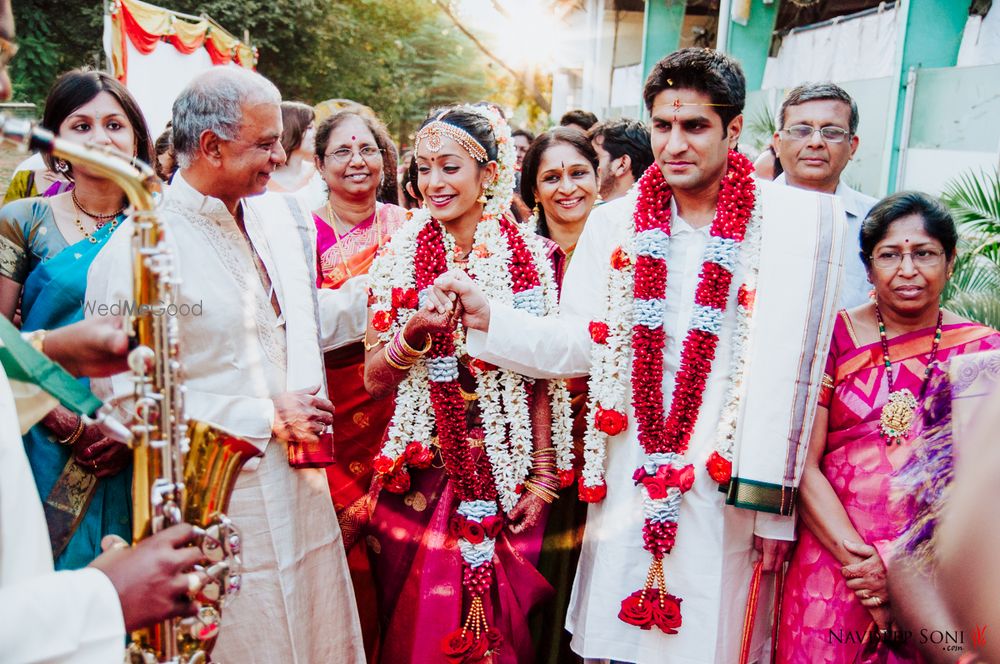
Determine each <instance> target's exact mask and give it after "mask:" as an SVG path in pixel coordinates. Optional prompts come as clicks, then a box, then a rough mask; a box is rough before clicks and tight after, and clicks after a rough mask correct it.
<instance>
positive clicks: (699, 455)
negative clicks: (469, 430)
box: [468, 183, 815, 664]
mask: <svg viewBox="0 0 1000 664" xmlns="http://www.w3.org/2000/svg"><path fill="white" fill-rule="evenodd" d="M761 189H762V196H763V199H762V202H763V206H764V207H763V213H764V223H765V224H766V223H767V213H768V208H769V205H768V200H769V198H770V199H772V200H773V197H774V196H775V195H776V190H777V188H776V187H775V186H774V185H771V184H770V183H764V184H762V185H761ZM782 190H783V191H786V192H788V191H791V190H789V189H787V188H781V190H777V191H782ZM777 195H785V194H780V193H778V194H777ZM787 195H790V196H799V197H802V198H803V201H802V202H803V203H804V204H806V205H807V204H808V203H809V201H810V200H811V197H812V196H815V194H811V193H807V192H798V191H796V192H794V193H790V194H787ZM635 200H636V195H635V191H634V190H633V191H632V192H631V193H630V194H629V195H627V196H625V197H624V198H621V199H618V200H616V201H612V202H610V203H608V204H606V205H603V206H601V207H599V208H597V209H596V210H594V212H593V213H592V214H591V216H590V219H589V220H588V221H587V225H586V227H585V229H584V232H583V235H582V236H581V238H580V241H579V243H578V244H577V249H576V251H575V253H574V255H573V261H572V262H571V263H570V267H569V270H568V271H567V274H566V277H565V279H564V282H563V291H562V298H561V301H560V316H559V318H547V319H540V318H534V317H527V316H522V315H520V313H519V312H515V311H513V310H512V309H509V308H507V307H502V306H494V307H493V310H492V315H491V321H490V329H489V332H488V334H484V333H482V332H476V331H472V332H470V333H469V337H468V344H469V345H468V348H469V352H470V354H471V355H473V356H476V357H480V358H482V359H484V360H487V361H489V362H493V363H497V364H501V365H504V366H508V367H510V368H513V369H515V370H518V371H521V372H523V373H525V374H527V375H532V376H537V377H545V378H560V377H562V378H565V377H570V376H578V375H584V374H586V373H588V372H589V370H590V343H591V342H590V336H589V334H588V331H587V323H588V322H589V321H591V320H594V319H597V318H599V317H600V315H601V313H602V312H601V305H600V303H601V301H602V298H603V293H604V292H606V285H605V284H606V281H607V274H608V270H609V269H611V268H610V256H611V254H612V253H613V252H614V250H615V248H616V247H618V246H619V245H620V244H621V242H622V239H623V237H624V235H623V234H624V232H625V230H626V229H627V227H628V224H631V223H632V212H633V208H634V205H635ZM813 207H815V205H814V206H813ZM802 209H810V208H809V207H803V208H802ZM671 233H672V237H671V240H670V245H669V256H668V259H667V265H668V277H667V293H666V316H665V322H664V327H665V330H666V332H667V343H666V348H665V350H664V380H663V393H664V395H668V396H667V403H666V406H667V408H669V405H670V404H669V395H671V394H673V389H674V376H675V374H676V373H677V370H678V365H679V363H680V353H681V347H682V344H683V340H684V337H685V335H686V333H687V330H688V325H689V322H690V320H691V315H692V311H693V305H694V293H695V289H696V287H697V284H698V277H699V274H700V271H701V264H702V251H703V249H704V247H705V244H706V243H707V242H708V239H709V227H708V226H705V227H702V228H699V229H694V228H692V227H691V226H689V225H688V224H687V223H686V222H684V220H683V219H680V218H679V217H678V216H677V215H676V213H675V215H674V221H673V223H672V226H671ZM746 268H747V259H746V256H745V255H742V254H741V257H740V261H739V263H738V265H737V267H736V277H735V278H734V279H733V285H732V290H731V293H730V306H729V307H728V309H727V311H726V315H725V318H724V319H723V322H722V330H721V332H720V335H719V336H720V341H719V345H718V349H717V352H716V358H715V362H714V364H713V365H712V373H711V374H710V376H709V378H708V383H707V386H706V389H705V393H704V398H703V402H702V407H701V410H700V412H699V416H698V421H697V424H696V426H695V429H694V432H693V434H692V436H691V440H690V443H689V448H688V453H687V458H688V460H689V461H690V462H691V463H693V464H694V467H695V472H696V479H695V484H694V486H693V488H692V489H691V491H689V492H688V493H686V494H685V495H684V501H683V503H682V504H681V511H680V519H679V526H678V534H677V544H676V546H675V547H674V550H673V552H672V553H671V554H669V555H668V556H667V557H666V558H665V564H664V574H665V577H666V582H667V589H668V590H669V591H670V592H671V593H673V594H674V595H677V596H678V597H680V598H682V600H683V602H682V605H681V612H682V615H683V626H682V627H681V629H680V632H679V633H678V634H675V635H666V634H664V633H663V632H661V631H659V630H658V629H655V628H654V629H651V630H641V629H639V628H638V627H633V626H631V625H627V624H626V623H624V622H622V621H620V620H619V619H618V617H617V616H618V611H619V609H620V605H621V600H622V599H623V598H625V597H626V596H627V595H628V594H630V593H631V592H633V591H635V590H638V589H640V588H642V587H643V584H644V582H645V579H646V572H647V569H648V566H649V563H650V561H651V556H650V554H649V553H648V552H647V551H646V550H645V549H643V546H642V525H643V512H642V492H641V491H640V490H639V489H638V488H636V487H635V485H634V482H633V481H632V474H633V472H634V471H635V469H636V468H637V467H638V466H639V465H640V464H641V463H642V462H643V460H644V453H643V451H642V448H641V447H640V445H639V442H638V439H637V431H636V427H635V423H636V418H635V415H634V413H633V411H632V407H631V399H628V411H627V415H628V421H629V427H628V429H627V430H626V431H625V432H623V433H622V434H619V435H618V436H615V437H612V438H610V439H609V441H608V456H607V484H608V493H607V497H606V498H605V499H604V501H603V502H601V503H598V504H595V505H590V506H589V507H588V513H587V526H586V531H585V534H584V541H583V549H582V552H581V555H580V563H579V566H578V568H577V575H576V578H575V581H574V586H573V594H572V597H571V599H570V607H569V614H568V617H567V621H566V628H567V629H568V630H570V631H571V632H572V633H573V640H572V647H573V650H574V651H576V652H577V653H578V654H580V655H582V656H583V657H585V658H592V659H613V660H618V661H623V662H637V663H639V664H653V663H656V664H693V663H695V662H697V663H700V664H734V663H735V662H737V661H738V659H739V655H738V653H739V648H740V644H741V636H742V631H743V618H744V615H745V612H746V600H747V593H748V589H749V582H750V576H751V572H752V567H753V563H754V561H755V560H756V558H757V557H758V556H757V554H756V553H755V551H754V548H753V535H754V534H755V532H756V534H758V535H762V536H766V537H771V538H777V539H791V538H792V536H793V521H792V519H791V518H789V517H779V516H776V515H771V514H764V513H759V512H753V511H749V510H744V509H738V508H735V507H731V506H726V505H725V495H724V494H723V493H721V492H720V491H719V489H718V485H717V484H716V483H715V482H713V481H712V479H711V478H710V477H709V476H708V473H707V471H706V470H705V462H706V460H707V459H708V457H709V455H710V454H711V453H712V451H713V449H714V446H715V435H716V427H717V425H718V422H719V418H720V415H721V413H722V408H723V405H724V400H725V396H726V390H727V388H728V385H729V380H730V358H731V355H732V335H733V332H734V330H735V328H736V312H735V297H736V291H737V289H738V287H739V284H740V283H742V279H743V275H744V274H745V271H746ZM540 368H544V369H541V370H540ZM761 596H762V598H763V597H768V589H767V588H762V592H761ZM764 604H765V606H763V607H762V609H761V610H760V611H759V613H758V616H759V619H758V620H757V625H756V629H755V635H754V639H753V640H752V643H753V645H754V648H753V651H752V652H753V653H754V656H756V655H757V653H759V652H760V650H761V646H762V644H763V641H764V637H765V635H766V632H767V627H768V624H767V623H768V620H767V613H766V610H767V607H766V603H764ZM751 661H753V658H751Z"/></svg>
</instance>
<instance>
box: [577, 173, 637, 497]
mask: <svg viewBox="0 0 1000 664" xmlns="http://www.w3.org/2000/svg"><path fill="white" fill-rule="evenodd" d="M630 195H631V196H632V197H633V199H634V198H635V194H634V192H632V193H630ZM619 246H620V247H621V249H622V251H623V252H624V253H625V254H626V255H627V256H628V258H629V264H628V265H627V266H624V267H623V268H622V269H615V268H614V267H611V266H609V267H608V279H607V281H606V290H605V291H604V292H603V302H602V305H603V306H602V309H601V315H600V317H599V318H598V319H597V321H599V322H603V323H605V324H606V325H607V326H608V339H607V341H606V342H605V343H603V344H599V343H597V342H592V343H591V346H590V347H591V366H592V369H591V373H590V380H589V381H588V383H587V389H588V398H587V412H588V417H589V418H590V420H589V421H588V423H587V431H586V433H585V434H584V437H583V471H582V482H581V484H582V485H583V486H585V487H596V486H600V485H602V484H605V479H604V464H605V458H606V456H607V440H608V435H607V434H606V433H604V432H603V431H601V430H600V429H598V428H597V427H596V426H594V425H593V420H594V416H595V414H596V413H597V408H598V407H600V408H602V409H604V410H616V411H618V412H620V413H627V412H628V408H627V398H628V381H627V377H628V370H629V364H630V362H631V358H632V352H631V351H632V315H633V312H634V306H633V302H634V298H633V296H632V291H633V283H634V279H635V253H634V246H635V226H634V224H632V223H629V224H627V225H626V226H625V229H624V237H623V238H622V242H621V244H620V245H619Z"/></svg>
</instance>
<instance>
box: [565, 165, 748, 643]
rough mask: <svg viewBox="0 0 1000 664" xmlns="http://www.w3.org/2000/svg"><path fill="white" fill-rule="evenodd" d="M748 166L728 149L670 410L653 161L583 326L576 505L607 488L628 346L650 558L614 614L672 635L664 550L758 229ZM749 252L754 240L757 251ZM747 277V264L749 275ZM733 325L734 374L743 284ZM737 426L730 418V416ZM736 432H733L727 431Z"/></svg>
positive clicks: (731, 404)
mask: <svg viewBox="0 0 1000 664" xmlns="http://www.w3.org/2000/svg"><path fill="white" fill-rule="evenodd" d="M752 170H753V168H752V165H751V164H750V162H749V160H747V159H746V158H745V157H743V156H742V155H740V154H738V153H736V152H731V153H730V155H729V162H728V168H727V172H726V175H725V176H724V178H723V181H722V186H721V190H720V192H719V200H718V203H717V212H716V216H715V219H714V220H713V223H712V227H711V230H710V236H711V237H710V239H709V242H708V244H707V245H706V247H705V251H704V258H703V264H702V270H701V274H700V277H699V284H698V286H697V289H696V291H695V307H694V313H693V314H692V318H691V323H690V329H689V331H688V334H687V337H686V338H685V340H684V344H683V347H682V352H681V363H680V368H679V371H678V373H677V376H676V379H675V387H674V393H673V397H672V400H671V407H670V412H669V413H666V412H664V395H663V349H664V347H665V344H666V332H665V330H664V328H663V316H664V312H665V302H664V300H665V297H666V283H667V281H666V280H667V264H666V258H667V255H668V248H669V239H670V223H671V212H670V210H671V207H670V198H671V191H670V188H669V187H668V185H667V183H666V182H665V180H664V179H663V175H662V173H661V171H660V169H659V168H658V167H657V166H656V165H655V164H654V165H653V166H651V167H650V168H649V169H648V170H647V171H646V173H645V174H644V175H643V176H642V178H641V179H640V180H639V183H638V197H637V201H636V206H635V214H634V220H633V224H631V225H630V228H629V235H628V237H627V238H626V241H625V242H623V245H622V246H621V247H618V248H617V249H616V250H615V251H614V252H613V253H612V256H611V270H610V275H609V283H608V291H607V299H606V302H605V309H606V311H605V314H606V315H605V316H604V317H603V318H602V319H601V320H596V321H593V322H592V323H591V324H590V334H591V337H592V339H593V341H594V344H593V354H594V356H593V365H592V373H591V379H590V404H589V405H590V412H591V413H593V414H594V415H593V418H592V420H591V422H590V423H589V426H588V430H587V433H586V435H585V439H584V469H583V477H582V481H581V483H580V496H581V498H582V499H583V500H588V501H590V502H596V501H599V500H601V499H603V497H604V495H605V494H606V491H607V489H606V483H605V480H604V456H605V446H606V442H607V438H608V437H609V436H613V435H617V434H619V433H622V432H623V431H625V430H626V429H627V428H628V421H627V416H626V414H625V413H626V409H625V391H626V385H625V377H626V376H628V375H629V372H628V350H629V345H630V346H631V351H632V366H631V378H632V406H633V411H634V414H635V418H636V428H637V429H638V439H639V442H640V444H641V445H642V446H643V450H644V451H645V452H646V462H645V463H644V464H643V465H642V466H640V467H639V468H638V469H637V470H636V472H635V474H634V476H633V479H634V481H635V483H636V484H637V485H642V487H643V490H644V516H645V523H644V526H643V541H644V546H645V548H646V550H647V551H649V552H650V553H651V554H652V556H653V562H652V564H651V565H650V568H649V573H648V575H647V579H646V584H645V587H644V588H642V589H639V590H637V591H635V592H634V593H632V594H631V595H630V596H629V597H627V598H625V600H624V601H623V602H622V608H621V612H620V613H619V618H620V619H622V620H623V621H625V622H628V623H630V624H634V625H637V626H640V627H642V628H643V629H649V628H650V627H652V626H653V625H656V626H657V627H659V628H660V629H661V630H663V631H664V632H666V633H675V632H676V630H677V629H678V628H679V627H680V625H681V613H680V602H681V600H680V599H679V598H676V597H674V596H673V595H671V594H669V593H668V592H667V591H666V587H665V581H664V578H663V557H664V556H665V555H666V554H668V553H670V551H671V550H672V549H673V546H674V543H675V538H676V534H677V520H678V515H679V511H680V504H681V500H682V497H683V494H684V493H685V492H686V491H688V490H689V489H690V488H691V486H692V485H693V483H694V476H695V469H694V466H693V465H691V464H689V463H687V461H686V459H685V456H684V455H685V453H686V451H687V446H688V442H689V440H690V437H691V435H692V433H693V431H694V427H695V424H696V422H697V419H698V415H699V411H700V408H701V402H702V396H703V393H704V390H705V386H706V383H707V380H708V376H709V374H710V373H711V369H712V362H713V360H714V358H715V353H716V349H717V347H718V343H719V332H720V329H721V324H722V319H723V317H724V315H725V311H726V308H727V306H728V302H729V293H730V289H731V286H732V279H733V272H734V269H735V266H736V262H737V260H738V257H739V254H740V249H741V244H742V243H743V240H744V238H745V237H746V235H747V233H748V229H755V230H756V229H757V227H758V225H759V213H758V211H757V200H758V196H757V193H756V189H755V185H754V182H753V179H752V177H751V173H752ZM753 248H754V249H756V247H753ZM751 272H752V271H751ZM740 293H741V295H740V296H739V301H740V309H741V312H740V314H739V324H738V326H739V329H738V331H737V336H738V337H741V338H742V339H743V341H744V343H743V344H742V345H741V347H739V348H736V349H735V350H736V351H739V352H737V353H735V354H734V360H733V362H734V367H733V368H734V375H738V376H739V377H742V374H743V369H744V365H745V352H742V351H744V350H745V345H746V343H745V342H746V341H747V339H748V338H749V324H750V311H751V306H750V304H751V300H752V297H751V289H748V288H747V286H746V285H744V286H743V287H742V288H741V289H740ZM741 396H742V391H741V389H735V390H734V389H731V390H730V393H729V394H728V395H727V401H728V403H727V411H726V412H728V411H729V410H733V411H734V412H735V413H738V410H739V400H740V398H741ZM729 419H731V421H732V424H733V425H735V415H734V416H733V417H732V418H729ZM730 429H732V430H730ZM734 431H735V426H732V427H730V426H729V420H728V419H727V420H726V422H724V425H723V427H722V431H720V434H719V438H718V442H719V447H718V449H717V451H716V452H715V453H713V455H712V457H711V459H710V460H709V472H710V473H711V476H712V477H713V479H715V480H716V481H717V482H719V483H720V484H723V485H725V484H727V483H728V482H729V479H730V477H729V476H730V472H731V461H732V439H733V433H734Z"/></svg>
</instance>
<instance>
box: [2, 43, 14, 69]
mask: <svg viewBox="0 0 1000 664" xmlns="http://www.w3.org/2000/svg"><path fill="white" fill-rule="evenodd" d="M15 55H17V42H12V41H10V40H9V39H4V38H3V37H0V69H3V68H4V67H6V66H7V65H9V64H10V61H11V60H13V59H14V56H15Z"/></svg>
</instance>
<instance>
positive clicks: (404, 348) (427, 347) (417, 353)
mask: <svg viewBox="0 0 1000 664" xmlns="http://www.w3.org/2000/svg"><path fill="white" fill-rule="evenodd" d="M396 337H397V338H398V339H399V343H400V346H402V351H403V352H404V353H406V354H407V355H415V356H417V357H423V356H424V355H426V354H427V352H428V351H429V350H430V349H431V344H432V343H434V340H433V339H431V335H429V334H428V335H427V343H425V344H424V347H423V348H421V349H420V350H417V349H416V348H413V347H411V346H410V344H408V343H407V342H406V335H405V334H403V330H400V331H399V332H397V333H396Z"/></svg>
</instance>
